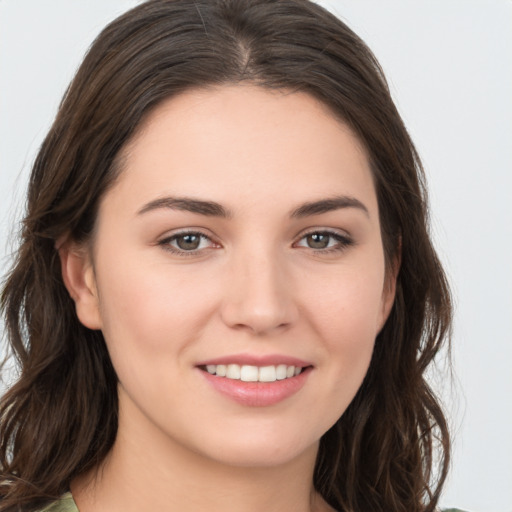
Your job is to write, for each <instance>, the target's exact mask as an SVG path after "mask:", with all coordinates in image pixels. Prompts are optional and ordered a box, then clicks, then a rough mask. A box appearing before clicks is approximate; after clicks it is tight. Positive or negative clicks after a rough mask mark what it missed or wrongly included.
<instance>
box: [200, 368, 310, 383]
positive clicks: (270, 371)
mask: <svg viewBox="0 0 512 512" xmlns="http://www.w3.org/2000/svg"><path fill="white" fill-rule="evenodd" d="M206 371H207V372H208V373H210V374H212V375H217V377H226V378H228V379H234V380H242V381H244V382H274V381H276V380H284V379H289V378H291V377H294V376H296V375H299V374H300V372H301V371H302V367H301V366H287V365H285V364H279V365H277V366H260V367H258V366H252V365H239V364H228V365H225V364H217V365H215V364H208V365H206Z"/></svg>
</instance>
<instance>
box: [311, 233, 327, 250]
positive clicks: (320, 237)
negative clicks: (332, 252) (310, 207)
mask: <svg viewBox="0 0 512 512" xmlns="http://www.w3.org/2000/svg"><path fill="white" fill-rule="evenodd" d="M307 240H308V245H309V247H311V248H312V249H325V248H326V247H327V246H328V245H329V235H324V234H322V233H313V234H312V235H308V238H307Z"/></svg>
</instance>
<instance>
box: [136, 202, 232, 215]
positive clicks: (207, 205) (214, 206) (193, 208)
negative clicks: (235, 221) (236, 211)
mask: <svg viewBox="0 0 512 512" xmlns="http://www.w3.org/2000/svg"><path fill="white" fill-rule="evenodd" d="M161 208H168V209H170V210H181V211H186V212H192V213H198V214H200V215H206V216H208V217H222V218H226V219H227V218H230V217H232V214H231V212H230V211H229V210H227V209H226V208H224V206H222V205H221V204H219V203H215V202H214V201H203V200H201V199H192V198H189V197H162V198H160V199H155V200H154V201H150V202H149V203H147V204H145V205H144V206H143V207H142V208H141V209H140V210H139V211H138V214H139V215H142V214H144V213H147V212H151V211H153V210H159V209H161Z"/></svg>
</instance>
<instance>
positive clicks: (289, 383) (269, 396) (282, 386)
mask: <svg viewBox="0 0 512 512" xmlns="http://www.w3.org/2000/svg"><path fill="white" fill-rule="evenodd" d="M311 370H312V367H308V368H306V369H304V370H303V371H302V372H301V373H300V374H299V375H296V376H295V377H290V378H288V379H283V380H276V381H274V382H244V381H242V380H236V379H228V378H226V377H217V376H216V375H212V374H210V373H208V372H205V371H204V370H199V371H200V372H201V373H202V374H203V375H204V377H205V379H206V380H207V381H208V382H209V383H210V385H211V386H213V388H214V389H215V390H216V391H218V392H219V393H221V394H222V395H225V396H227V397H228V398H231V399H232V400H234V401H235V402H238V403H239V404H242V405H247V406H250V407H267V406H269V405H275V404H278V403H279V402H282V401H283V400H286V399H287V398H289V397H291V396H292V395H294V394H295V393H297V392H298V391H299V390H300V389H301V388H302V387H303V386H304V384H305V383H306V380H307V378H308V376H309V374H310V373H311Z"/></svg>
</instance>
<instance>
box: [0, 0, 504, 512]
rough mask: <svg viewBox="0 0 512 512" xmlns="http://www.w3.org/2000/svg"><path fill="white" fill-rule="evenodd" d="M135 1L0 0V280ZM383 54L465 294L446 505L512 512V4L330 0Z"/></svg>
mask: <svg viewBox="0 0 512 512" xmlns="http://www.w3.org/2000/svg"><path fill="white" fill-rule="evenodd" d="M136 3H137V2H136V0H87V1H86V0H0V258H1V259H0V274H3V273H4V271H5V270H6V269H7V265H8V261H9V253H10V250H11V246H10V244H9V243H8V241H7V240H8V239H7V236H8V234H9V233H11V232H12V227H13V225H14V222H15V220H16V219H19V214H20V211H21V210H22V206H23V196H24V189H25V184H26V180H27V176H28V173H29V169H30V165H31V163H32V162H33V159H34V156H35V152H36V150H37V148H38V146H39V144H40V143H41V141H42V138H43V136H44V135H45V133H46V131H47V129H48V127H49V125H50V123H51V120H52V118H53V116H54V114H55V112H56V109H57V106H58V104H59V101H60V98H61V96H62V94H63V92H64V90H65V88H66V86H67V84H68V82H69V80H70V79H71V77H72V75H73V73H74V71H75V69H76V67H77V66H78V64H79V63H80V60H81V57H82V55H83V53H84V52H85V50H86V48H87V47H88V45H89V44H90V42H91V41H92V39H93V38H94V37H95V36H96V35H97V33H98V32H99V31H100V30H101V28H102V27H103V26H104V25H105V24H106V23H107V22H108V21H110V20H111V19H113V18H114V17H115V16H116V15H118V14H119V13H121V12H123V11H125V10H126V9H128V8H129V7H131V6H133V5H135V4H136ZM320 3H322V4H323V5H325V6H328V7H329V8H331V9H332V10H333V11H335V12H336V13H337V14H338V15H339V16H340V17H341V18H342V19H344V20H345V21H346V22H347V23H348V25H349V26H351V27H352V28H353V29H354V30H355V31H356V32H357V33H358V34H359V35H360V36H361V37H362V38H363V39H364V40H365V41H366V42H367V43H368V44H369V46H370V47H371V48H372V49H373V50H374V52H375V53H376V55H377V57H378V58H379V60H380V62H381V64H382V66H383V68H384V70H385V72H386V74H387V77H388V79H389V82H390V87H391V90H392V93H393V96H394V98H395V100H396V102H397V105H398V107H399V110H400V112H401V113H402V115H403V117H404V119H405V122H406V125H407V126H408V128H409V130H410V132H411V134H412V136H413V139H414V140H415V142H416V145H417V147H418V150H419V152H420V155H421V156H422V158H423V161H424V164H425V168H426V171H427V175H428V179H429V184H430V191H431V204H432V218H433V234H434V238H435V240H436V244H437V246H438V248H439V252H440V255H441V258H442V260H443V262H444V264H445V266H446V269H447V272H448V274H449V276H450V279H451V282H452V285H453V291H454V294H455V298H456V308H457V309H456V318H455V336H454V340H453V341H454V350H453V356H454V362H455V371H456V375H457V380H456V381H455V385H454V386H452V384H451V383H450V381H449V379H448V377H446V378H443V377H442V374H441V376H439V374H436V375H434V376H433V382H434V384H435V386H436V387H437V389H438V390H439V392H440V393H441V394H442V395H443V396H444V397H445V399H446V400H447V402H448V411H449V413H450V415H451V423H452V425H453V427H454V429H455V436H456V445H455V452H454V459H453V468H452V473H451V477H450V481H449V483H448V486H447V488H446V491H445V494H444V497H443V500H442V504H443V505H445V506H447V505H457V506H459V507H463V508H467V509H468V510H471V511H474V512H510V511H512V432H511V430H512V429H511V427H512V400H511V396H512V371H511V369H510V367H511V363H512V334H511V333H512V99H511V97H512V96H511V95H512V2H511V1H510V0H415V1H411V0H386V1H383V0H330V1H328V0H325V1H320Z"/></svg>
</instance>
